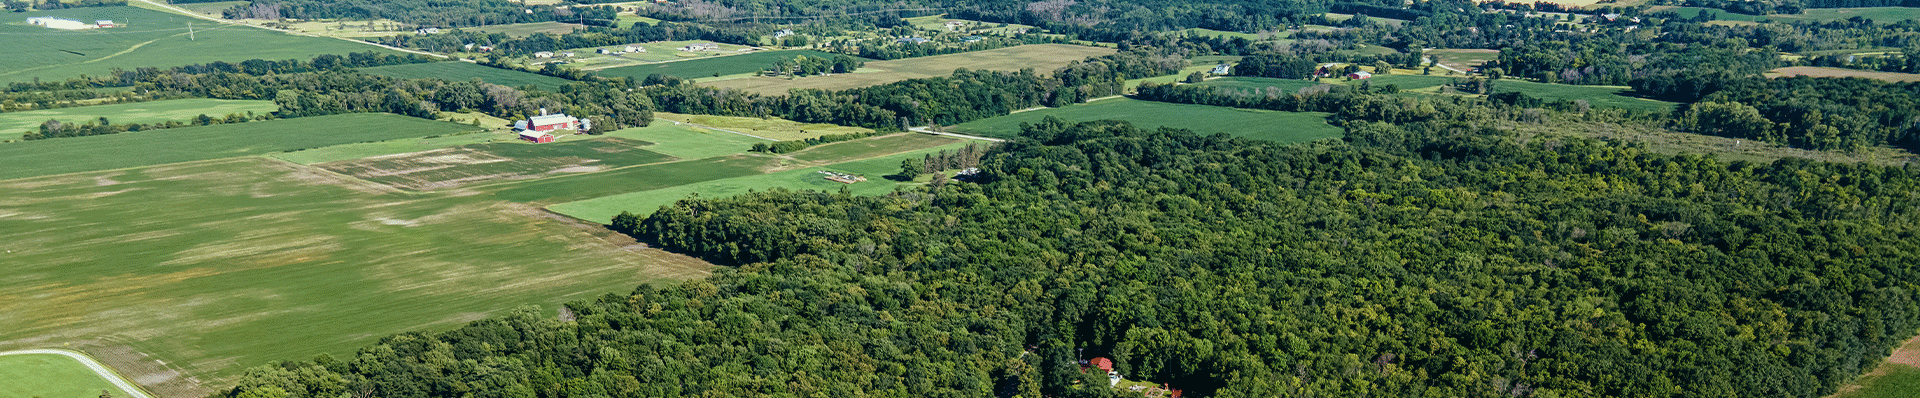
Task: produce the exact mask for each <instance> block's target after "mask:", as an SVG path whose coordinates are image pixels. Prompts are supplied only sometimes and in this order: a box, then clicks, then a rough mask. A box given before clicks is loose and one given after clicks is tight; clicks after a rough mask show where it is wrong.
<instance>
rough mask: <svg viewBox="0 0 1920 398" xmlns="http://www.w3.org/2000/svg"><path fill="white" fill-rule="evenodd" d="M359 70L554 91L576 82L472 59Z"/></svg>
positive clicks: (383, 74) (414, 77)
mask: <svg viewBox="0 0 1920 398" xmlns="http://www.w3.org/2000/svg"><path fill="white" fill-rule="evenodd" d="M358 70H359V71H360V72H361V73H366V74H372V75H381V76H386V77H392V78H397V79H441V80H447V81H456V82H464V81H467V80H471V79H480V81H483V82H487V83H493V84H498V85H502V86H507V87H520V86H527V85H532V86H534V87H539V88H541V89H545V90H553V89H556V88H559V87H560V86H562V85H566V84H567V83H572V82H573V81H571V80H567V79H562V78H558V77H553V76H547V75H542V74H538V73H527V72H521V71H517V70H506V69H500V68H495V67H491V66H484V65H480V64H476V63H471V62H453V61H450V62H429V63H424V64H405V65H387V66H376V67H371V68H359V69H358Z"/></svg>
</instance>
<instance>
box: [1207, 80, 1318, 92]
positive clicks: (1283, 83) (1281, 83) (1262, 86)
mask: <svg viewBox="0 0 1920 398" xmlns="http://www.w3.org/2000/svg"><path fill="white" fill-rule="evenodd" d="M1196 84H1199V85H1201V86H1207V87H1219V88H1228V89H1234V90H1240V91H1246V90H1263V91H1264V90H1266V89H1267V88H1268V87H1273V88H1276V89H1279V90H1280V92H1282V93H1286V94H1292V93H1294V92H1297V91H1300V89H1302V88H1307V87H1313V86H1317V85H1320V83H1314V82H1312V81H1309V80H1300V79H1275V78H1267V77H1247V76H1229V77H1221V78H1214V79H1207V81H1204V82H1200V83H1196Z"/></svg>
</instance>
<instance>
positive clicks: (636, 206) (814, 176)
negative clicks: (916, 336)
mask: <svg viewBox="0 0 1920 398" xmlns="http://www.w3.org/2000/svg"><path fill="white" fill-rule="evenodd" d="M964 145H965V144H963V143H953V144H946V145H942V146H939V147H934V148H925V149H919V150H914V151H909V152H905V153H895V154H891V155H883V156H880V157H876V158H871V159H865V160H858V161H851V162H844V163H837V164H832V165H826V166H811V167H804V168H799V169H794V170H787V171H781V172H775V173H768V174H756V175H745V176H739V177H734V178H726V179H714V180H708V181H701V182H696V183H690V184H684V185H677V186H671V187H661V188H657V189H651V190H643V191H635V192H630V193H623V194H619V195H613V196H606V197H599V198H594V199H588V200H581V201H574V202H567V203H561V204H557V205H553V206H548V207H547V209H548V210H552V211H554V212H556V213H560V214H565V215H567V216H570V217H574V218H579V219H583V220H587V221H591V222H597V223H607V222H610V221H611V220H612V219H613V216H615V215H618V214H620V212H622V211H631V212H634V213H651V212H653V210H654V209H657V208H659V207H660V206H665V205H669V204H673V202H675V201H679V200H680V199H685V198H687V197H688V196H694V195H698V196H700V197H727V196H733V195H739V194H742V193H747V192H748V191H765V190H768V189H773V188H785V189H793V190H802V189H810V190H817V191H828V192H837V191H839V190H840V189H841V188H847V189H849V190H851V191H852V193H853V194H856V195H877V194H884V193H887V192H892V191H893V190H894V189H896V188H897V187H900V186H901V185H902V184H899V183H895V182H892V181H888V180H886V179H885V178H882V176H885V175H888V174H893V173H895V172H898V171H899V170H900V161H901V160H902V159H906V158H908V157H920V156H924V155H926V154H930V153H934V152H939V151H941V150H952V149H955V148H959V147H961V146H964ZM820 170H831V171H836V172H841V173H851V174H857V175H862V176H865V177H867V181H865V182H860V183H855V184H842V183H838V182H833V181H827V180H826V179H825V178H824V177H825V176H824V175H822V174H820V173H819V171H820Z"/></svg>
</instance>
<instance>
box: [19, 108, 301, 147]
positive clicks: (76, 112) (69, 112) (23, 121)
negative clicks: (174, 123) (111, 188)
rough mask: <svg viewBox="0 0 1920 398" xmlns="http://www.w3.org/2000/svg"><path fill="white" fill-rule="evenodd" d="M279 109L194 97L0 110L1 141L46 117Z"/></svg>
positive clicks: (177, 116) (131, 118)
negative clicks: (23, 109)
mask: <svg viewBox="0 0 1920 398" xmlns="http://www.w3.org/2000/svg"><path fill="white" fill-rule="evenodd" d="M279 109H280V107H279V106H277V105H274V104H273V101H247V100H218V99H205V98H194V99H178V100H166V101H153V102H138V103H131V104H113V105H95V106H82V107H74V108H54V109H42V110H33V111H23V112H9V113H0V141H6V140H17V139H20V135H21V134H23V133H25V132H27V131H38V130H39V129H40V123H45V122H46V121H47V120H48V119H53V120H59V121H61V122H71V123H86V122H88V121H95V120H98V119H99V118H101V117H106V118H107V121H108V122H111V123H114V124H126V123H155V122H164V121H169V120H182V121H184V120H187V119H192V118H193V117H194V116H199V115H207V116H213V117H220V116H226V115H227V114H230V113H238V114H242V115H245V114H249V113H252V114H266V113H271V112H273V111H275V110H279Z"/></svg>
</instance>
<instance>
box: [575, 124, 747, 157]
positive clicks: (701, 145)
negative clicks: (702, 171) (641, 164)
mask: <svg viewBox="0 0 1920 398" xmlns="http://www.w3.org/2000/svg"><path fill="white" fill-rule="evenodd" d="M607 136H609V137H620V138H627V139H635V140H641V141H647V142H652V143H653V145H648V146H647V150H649V151H654V152H659V153H662V154H666V155H668V156H673V157H676V158H681V159H704V158H710V157H715V156H726V155H732V154H736V153H741V152H745V151H746V150H747V149H748V148H751V147H753V144H756V143H767V142H772V141H769V140H763V139H759V138H753V137H748V136H744V135H739V134H734V133H729V132H725V131H716V130H710V129H704V128H699V127H694V126H692V125H686V124H679V123H674V122H673V121H671V120H664V119H661V120H655V121H654V122H653V124H652V125H649V126H647V127H636V128H629V129H622V130H618V131H614V132H610V133H607Z"/></svg>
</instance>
